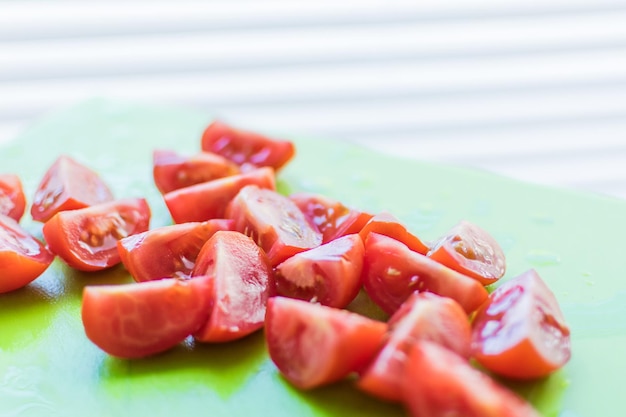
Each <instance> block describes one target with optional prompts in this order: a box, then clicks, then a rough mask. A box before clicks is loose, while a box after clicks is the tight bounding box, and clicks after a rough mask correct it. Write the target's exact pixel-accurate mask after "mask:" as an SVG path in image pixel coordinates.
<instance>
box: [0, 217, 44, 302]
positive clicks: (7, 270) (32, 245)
mask: <svg viewBox="0 0 626 417" xmlns="http://www.w3.org/2000/svg"><path fill="white" fill-rule="evenodd" d="M53 260H54V255H52V254H51V253H50V252H49V251H48V250H47V249H46V248H45V247H44V246H43V245H42V244H41V242H39V241H38V240H37V239H35V238H34V237H33V236H31V235H30V234H29V233H28V232H27V231H26V230H24V229H23V228H22V227H21V226H20V225H19V224H18V223H17V222H16V221H15V220H14V219H12V218H10V217H8V216H4V215H0V293H5V292H9V291H13V290H17V289H18V288H22V287H24V286H25V285H27V284H29V283H30V282H32V281H33V280H34V279H35V278H37V277H38V276H40V275H41V274H43V272H44V271H45V270H46V269H47V268H48V266H50V264H51V263H52V261H53Z"/></svg>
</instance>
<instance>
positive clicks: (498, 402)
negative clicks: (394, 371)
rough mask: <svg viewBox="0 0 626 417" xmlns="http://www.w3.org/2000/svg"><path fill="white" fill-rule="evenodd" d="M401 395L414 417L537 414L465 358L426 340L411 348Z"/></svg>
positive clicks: (519, 416)
mask: <svg viewBox="0 0 626 417" xmlns="http://www.w3.org/2000/svg"><path fill="white" fill-rule="evenodd" d="M402 396H403V398H404V402H405V404H406V405H407V407H408V409H409V412H410V414H411V416H413V417H450V416H463V417H540V416H539V414H538V413H537V411H535V410H534V409H533V407H532V406H531V405H530V404H528V403H527V402H526V401H524V400H523V399H522V398H520V397H518V396H517V395H516V394H514V393H513V392H512V391H509V390H508V389H506V388H505V387H503V386H501V385H499V384H498V383H497V382H495V381H494V380H493V379H491V378H490V377H489V376H487V375H486V374H484V373H482V372H480V371H478V370H477V369H475V368H473V367H472V366H471V365H470V364H469V362H468V361H467V360H466V359H464V358H462V357H461V356H459V355H457V354H455V353H454V352H452V351H450V350H448V349H446V348H444V347H442V346H440V345H438V344H435V343H432V342H429V341H426V340H420V341H417V342H416V343H415V344H414V345H413V347H412V348H411V351H410V353H409V356H408V359H407V362H406V370H405V372H404V378H403V380H402Z"/></svg>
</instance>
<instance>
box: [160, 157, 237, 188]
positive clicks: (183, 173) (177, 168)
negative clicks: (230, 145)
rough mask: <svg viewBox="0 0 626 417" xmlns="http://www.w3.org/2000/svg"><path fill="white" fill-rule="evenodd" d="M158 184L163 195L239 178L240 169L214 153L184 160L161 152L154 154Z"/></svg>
mask: <svg viewBox="0 0 626 417" xmlns="http://www.w3.org/2000/svg"><path fill="white" fill-rule="evenodd" d="M152 159H153V168H152V174H153V177H154V183H155V185H156V186H157V188H158V189H159V191H160V192H161V193H162V194H165V193H168V192H170V191H174V190H178V189H179V188H184V187H188V186H190V185H195V184H200V183H203V182H207V181H211V180H215V179H218V178H223V177H228V176H231V175H235V174H239V172H240V171H239V167H238V166H237V165H236V164H234V163H233V162H231V161H229V160H228V159H226V158H224V157H222V156H220V155H218V154H215V153H211V152H201V153H199V154H196V155H192V156H182V155H179V154H178V153H176V152H174V151H169V150H162V149H157V150H155V151H154V152H153V153H152Z"/></svg>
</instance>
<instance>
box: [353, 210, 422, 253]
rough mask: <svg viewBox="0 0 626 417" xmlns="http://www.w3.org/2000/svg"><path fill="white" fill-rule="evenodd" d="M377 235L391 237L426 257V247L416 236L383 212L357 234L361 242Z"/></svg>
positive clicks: (393, 217)
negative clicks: (369, 236) (374, 234)
mask: <svg viewBox="0 0 626 417" xmlns="http://www.w3.org/2000/svg"><path fill="white" fill-rule="evenodd" d="M372 232H373V233H378V234H381V235H385V236H389V237H392V238H394V239H396V240H398V241H400V242H402V243H404V244H405V245H407V246H408V248H409V249H411V250H412V251H415V252H418V253H421V254H422V255H426V253H427V252H428V246H427V245H426V244H425V243H423V242H422V241H421V240H420V239H419V238H418V237H417V236H415V235H414V234H412V233H411V232H409V231H408V230H407V228H406V227H405V226H404V225H403V224H402V223H400V221H399V220H398V219H397V218H396V217H395V216H393V215H392V214H390V213H387V212H383V213H379V214H377V215H375V216H374V217H372V218H371V219H370V220H369V221H368V222H367V224H365V226H363V228H362V229H361V231H360V232H359V234H360V235H361V238H362V239H363V241H365V239H367V235H368V234H370V233H372Z"/></svg>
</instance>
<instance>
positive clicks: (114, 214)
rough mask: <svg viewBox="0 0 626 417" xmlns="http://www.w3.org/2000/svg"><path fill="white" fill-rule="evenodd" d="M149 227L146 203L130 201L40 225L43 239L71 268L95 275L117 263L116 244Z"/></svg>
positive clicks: (68, 214)
mask: <svg viewBox="0 0 626 417" xmlns="http://www.w3.org/2000/svg"><path fill="white" fill-rule="evenodd" d="M149 223H150V208H149V207H148V203H147V202H146V200H145V199H143V198H131V199H125V200H117V201H113V202H110V203H102V204H98V205H95V206H91V207H85V208H82V209H77V210H69V211H62V212H59V213H57V214H55V215H54V217H52V218H51V219H50V220H48V221H47V222H46V223H45V224H44V226H43V235H44V238H45V239H46V242H47V243H48V247H49V248H50V250H51V251H52V252H53V253H55V254H57V255H59V256H60V257H61V259H63V260H64V261H65V262H66V263H67V264H68V265H69V266H71V267H72V268H75V269H78V270H81V271H98V270H102V269H105V268H109V267H111V266H113V265H116V264H118V263H119V262H120V255H119V252H118V250H117V241H118V240H120V239H123V238H125V237H127V236H130V235H133V234H136V233H141V232H145V231H146V230H148V226H149Z"/></svg>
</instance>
